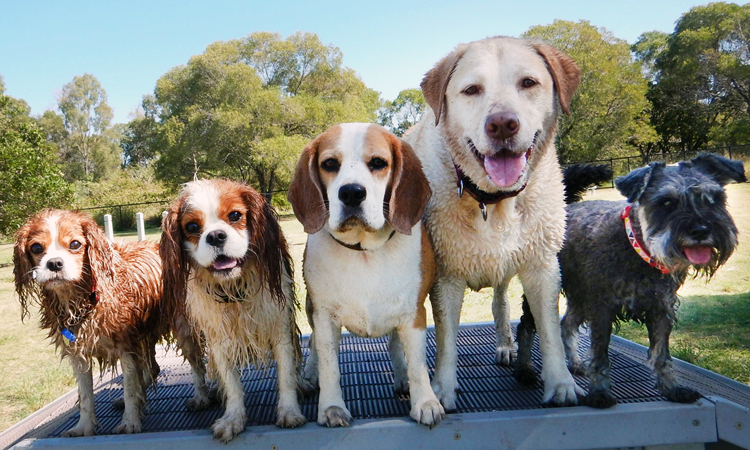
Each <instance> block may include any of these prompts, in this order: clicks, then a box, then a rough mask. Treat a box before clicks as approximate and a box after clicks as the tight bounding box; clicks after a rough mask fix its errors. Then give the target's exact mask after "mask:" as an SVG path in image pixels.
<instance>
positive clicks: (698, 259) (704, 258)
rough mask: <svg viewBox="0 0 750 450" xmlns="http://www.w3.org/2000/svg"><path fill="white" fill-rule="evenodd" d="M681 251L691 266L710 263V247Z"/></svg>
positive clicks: (686, 248)
mask: <svg viewBox="0 0 750 450" xmlns="http://www.w3.org/2000/svg"><path fill="white" fill-rule="evenodd" d="M682 251H683V252H684V253H685V257H687V259H688V261H690V262H691V263H693V264H708V262H709V261H711V255H712V253H713V252H712V250H711V247H706V246H698V247H685V248H684V249H682Z"/></svg>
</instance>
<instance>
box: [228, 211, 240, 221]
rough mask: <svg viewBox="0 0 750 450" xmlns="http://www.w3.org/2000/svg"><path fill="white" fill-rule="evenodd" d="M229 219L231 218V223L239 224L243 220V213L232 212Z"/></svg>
mask: <svg viewBox="0 0 750 450" xmlns="http://www.w3.org/2000/svg"><path fill="white" fill-rule="evenodd" d="M227 217H229V221H230V222H237V221H238V220H240V219H242V213H241V212H239V211H232V212H230V213H229V215H228V216H227Z"/></svg>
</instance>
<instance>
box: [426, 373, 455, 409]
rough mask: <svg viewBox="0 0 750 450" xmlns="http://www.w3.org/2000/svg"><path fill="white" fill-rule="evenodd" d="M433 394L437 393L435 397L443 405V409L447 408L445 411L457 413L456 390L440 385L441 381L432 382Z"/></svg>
mask: <svg viewBox="0 0 750 450" xmlns="http://www.w3.org/2000/svg"><path fill="white" fill-rule="evenodd" d="M431 386H432V392H434V393H435V396H436V397H437V399H438V400H440V404H442V405H443V408H445V411H455V410H456V389H455V388H453V387H452V386H451V387H448V386H446V385H445V384H443V383H440V382H439V381H436V380H432V384H431Z"/></svg>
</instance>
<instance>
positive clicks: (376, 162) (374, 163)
mask: <svg viewBox="0 0 750 450" xmlns="http://www.w3.org/2000/svg"><path fill="white" fill-rule="evenodd" d="M367 167H369V168H370V170H371V171H373V172H374V171H376V170H382V169H385V168H386V167H388V163H387V162H386V161H385V160H384V159H383V158H372V159H371V160H370V162H369V163H367Z"/></svg>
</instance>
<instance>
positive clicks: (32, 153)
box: [0, 84, 72, 236]
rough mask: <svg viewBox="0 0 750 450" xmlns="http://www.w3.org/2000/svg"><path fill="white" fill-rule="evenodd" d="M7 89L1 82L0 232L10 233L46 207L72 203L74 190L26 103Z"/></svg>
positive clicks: (2, 233) (3, 233)
mask: <svg viewBox="0 0 750 450" xmlns="http://www.w3.org/2000/svg"><path fill="white" fill-rule="evenodd" d="M3 92H4V89H3V86H2V84H0V192H2V197H0V235H6V236H7V235H9V234H11V233H13V232H14V231H15V230H17V229H18V228H19V227H20V226H21V225H22V224H23V223H24V221H25V220H26V218H27V217H28V216H30V215H31V214H34V213H36V212H38V211H39V210H41V209H42V208H45V207H66V206H68V205H69V204H70V199H71V198H72V189H71V187H70V185H69V184H68V183H66V182H65V180H64V179H63V177H62V172H61V170H60V167H58V166H57V164H56V163H55V159H56V158H55V155H54V150H53V148H52V147H51V146H50V145H48V144H47V143H46V140H45V136H44V133H43V132H42V131H41V129H40V128H39V127H38V126H37V125H36V124H35V123H34V121H33V120H32V119H31V118H30V117H29V115H28V111H29V108H28V106H27V105H26V102H24V101H23V100H18V99H14V98H12V97H9V96H6V95H4V94H3Z"/></svg>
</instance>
